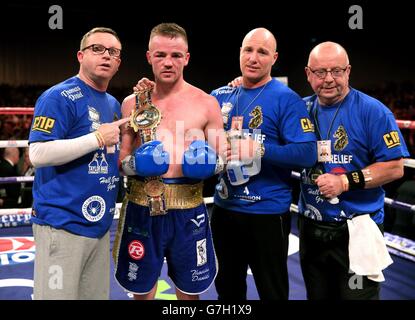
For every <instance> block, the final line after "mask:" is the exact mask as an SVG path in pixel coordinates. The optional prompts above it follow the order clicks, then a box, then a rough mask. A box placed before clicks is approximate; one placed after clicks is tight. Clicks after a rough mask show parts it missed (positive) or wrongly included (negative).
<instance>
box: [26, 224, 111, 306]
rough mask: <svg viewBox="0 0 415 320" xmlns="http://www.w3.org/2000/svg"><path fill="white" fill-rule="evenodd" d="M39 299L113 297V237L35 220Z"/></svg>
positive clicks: (35, 288) (35, 291)
mask: <svg viewBox="0 0 415 320" xmlns="http://www.w3.org/2000/svg"><path fill="white" fill-rule="evenodd" d="M33 235H34V238H35V245H36V256H35V270H34V299H35V300H44V299H46V300H89V299H91V300H100V299H109V284H110V248H109V247H110V244H109V243H110V241H109V239H110V237H109V231H108V232H107V233H106V234H105V236H103V237H102V238H100V239H96V238H87V237H83V236H79V235H76V234H72V233H70V232H67V231H65V230H62V229H55V228H53V227H50V226H41V225H37V224H33Z"/></svg>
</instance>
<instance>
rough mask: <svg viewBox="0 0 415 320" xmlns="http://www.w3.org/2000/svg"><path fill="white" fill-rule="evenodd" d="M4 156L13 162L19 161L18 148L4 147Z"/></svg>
mask: <svg viewBox="0 0 415 320" xmlns="http://www.w3.org/2000/svg"><path fill="white" fill-rule="evenodd" d="M4 158H5V159H6V158H7V159H9V160H10V161H11V162H13V163H14V164H17V163H18V162H19V148H16V147H8V148H5V149H4Z"/></svg>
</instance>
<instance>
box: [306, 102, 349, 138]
mask: <svg viewBox="0 0 415 320" xmlns="http://www.w3.org/2000/svg"><path fill="white" fill-rule="evenodd" d="M343 101H344V99H343V100H342V101H341V102H340V103H339V105H338V107H337V109H336V113H335V114H334V116H333V119H331V123H330V126H329V129H328V130H327V137H326V140H329V136H330V131H331V128H332V127H333V123H334V120H335V119H336V117H337V114H338V113H339V110H340V106H341V105H342V104H343ZM314 105H315V108H314V115H313V117H314V123H315V124H316V129H317V133H318V135H319V138H320V140H321V139H322V138H323V136H322V134H321V131H320V125H319V124H318V114H317V113H318V106H317V99H316V100H315V102H314Z"/></svg>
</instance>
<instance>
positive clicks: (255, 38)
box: [242, 28, 277, 52]
mask: <svg viewBox="0 0 415 320" xmlns="http://www.w3.org/2000/svg"><path fill="white" fill-rule="evenodd" d="M251 42H255V43H261V44H262V45H263V46H265V47H267V48H268V49H269V50H270V51H271V52H275V51H277V40H276V39H275V37H274V35H273V34H272V33H271V31H269V30H267V29H265V28H256V29H253V30H251V31H249V32H248V33H247V35H246V36H245V38H244V40H243V41H242V47H244V46H245V44H246V43H251Z"/></svg>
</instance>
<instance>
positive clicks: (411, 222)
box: [0, 81, 415, 240]
mask: <svg viewBox="0 0 415 320" xmlns="http://www.w3.org/2000/svg"><path fill="white" fill-rule="evenodd" d="M47 88H48V87H47V86H44V87H43V86H18V87H12V86H10V85H0V107H33V106H34V105H35V102H36V100H37V98H38V97H39V96H40V94H41V93H42V92H43V91H44V90H46V89H47ZM358 89H361V90H362V91H363V92H365V93H367V94H369V95H371V96H373V97H375V98H377V99H379V100H380V101H382V102H383V103H384V104H385V105H387V106H388V107H389V108H390V109H391V111H392V112H393V113H394V115H395V118H396V119H399V120H413V121H415V83H413V82H409V81H408V82H402V83H395V82H390V83H386V84H384V85H382V86H379V87H376V88H358ZM108 92H109V93H111V94H112V95H113V96H114V97H116V98H117V99H118V100H119V101H122V99H123V97H125V96H127V95H128V94H129V93H130V92H131V88H110V89H109V90H108ZM32 118H33V117H32V115H1V114H0V140H27V139H28V136H29V130H30V126H31V122H32ZM401 132H402V134H403V136H404V138H405V141H406V143H407V146H408V150H409V151H410V153H411V158H412V159H414V158H415V130H413V129H412V130H411V129H404V128H403V129H401ZM4 150H5V149H4V148H3V149H0V163H1V161H4ZM30 167H31V165H30V162H28V157H27V154H26V151H25V149H20V150H19V161H18V164H17V165H16V175H17V176H23V175H25V174H26V175H32V174H33V172H32V171H31V170H29V171H28V168H30ZM1 176H4V175H2V173H1V172H0V177H1ZM215 184H216V180H214V179H210V180H209V181H207V182H206V186H205V189H204V196H212V194H213V191H214V185H215ZM2 187H4V185H2V184H1V183H0V196H1V189H2ZM30 187H31V183H29V184H28V183H26V184H21V185H20V196H19V199H15V200H16V203H15V205H13V206H12V207H20V208H24V207H27V206H30V201H31V197H28V190H30ZM384 189H385V191H386V196H387V197H389V198H392V199H397V200H399V201H403V202H407V203H411V204H415V195H414V190H415V169H411V168H408V167H407V168H406V169H405V175H404V177H403V178H401V179H399V180H397V181H394V182H393V183H390V184H387V185H385V186H384ZM23 193H24V195H23ZM28 199H29V200H28ZM0 203H1V202H0ZM3 207H4V206H3ZM1 208H2V206H0V209H1ZM385 208H386V209H385V211H386V212H385V213H386V214H385V231H389V232H392V233H395V234H399V235H402V236H404V237H406V238H410V239H414V240H415V214H411V213H409V212H407V211H402V210H398V209H393V208H389V207H387V206H386V207H385Z"/></svg>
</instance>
